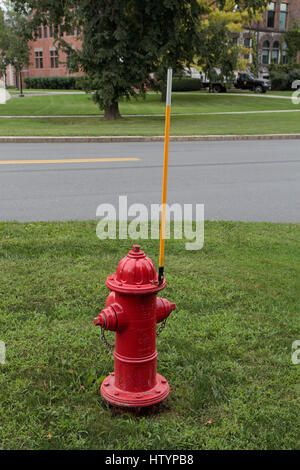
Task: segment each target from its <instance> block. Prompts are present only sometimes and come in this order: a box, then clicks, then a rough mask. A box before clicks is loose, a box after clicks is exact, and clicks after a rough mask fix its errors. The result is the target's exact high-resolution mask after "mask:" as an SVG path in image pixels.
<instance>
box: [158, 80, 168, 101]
mask: <svg viewBox="0 0 300 470" xmlns="http://www.w3.org/2000/svg"><path fill="white" fill-rule="evenodd" d="M166 99H167V84H165V83H164V84H163V85H162V86H161V95H160V101H161V102H162V103H164V102H165V101H166Z"/></svg>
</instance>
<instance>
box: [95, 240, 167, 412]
mask: <svg viewBox="0 0 300 470" xmlns="http://www.w3.org/2000/svg"><path fill="white" fill-rule="evenodd" d="M106 285H107V287H108V288H109V289H110V290H111V291H112V292H111V293H110V294H109V296H108V298H107V300H106V304H105V305H106V308H105V309H104V310H102V311H101V313H100V314H99V315H98V317H97V318H95V319H94V324H95V325H96V326H100V327H101V328H103V330H110V331H115V332H116V343H115V346H114V347H115V350H114V358H115V371H114V372H113V373H111V374H110V375H109V376H108V377H106V379H105V380H104V381H103V383H102V385H101V389H100V392H101V395H102V396H103V397H104V398H105V399H106V400H107V401H108V402H109V403H111V404H112V405H115V406H126V407H142V406H150V405H154V404H156V403H159V402H161V401H162V400H164V399H165V398H166V397H167V396H168V395H169V391H170V389H169V384H168V382H167V380H166V379H165V378H164V377H162V376H161V375H159V374H157V373H156V358H157V351H156V324H157V323H160V322H162V321H164V320H165V319H166V318H167V317H168V316H169V315H170V313H171V312H172V310H174V309H175V304H174V303H172V302H169V301H168V300H166V299H162V298H160V297H157V293H158V292H159V291H160V290H162V289H164V287H165V286H166V281H165V280H164V281H163V282H162V284H159V283H158V275H157V273H156V270H155V266H154V264H153V262H152V261H151V259H150V258H148V257H147V256H146V255H145V253H144V252H143V251H142V250H141V248H140V246H139V245H134V246H133V248H132V250H131V251H130V252H129V253H128V255H127V256H125V258H123V259H122V260H121V261H120V262H119V264H118V268H117V272H116V273H115V274H112V275H110V276H109V277H108V278H107V280H106Z"/></svg>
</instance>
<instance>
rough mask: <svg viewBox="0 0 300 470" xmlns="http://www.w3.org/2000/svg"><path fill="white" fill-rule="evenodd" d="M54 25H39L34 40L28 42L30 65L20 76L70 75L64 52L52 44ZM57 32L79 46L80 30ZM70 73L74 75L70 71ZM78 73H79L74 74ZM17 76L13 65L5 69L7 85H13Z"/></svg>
mask: <svg viewBox="0 0 300 470" xmlns="http://www.w3.org/2000/svg"><path fill="white" fill-rule="evenodd" d="M54 28H55V27H54V26H52V27H49V26H41V27H40V28H38V30H37V31H36V34H35V40H34V41H31V42H30V44H29V45H30V48H31V50H30V65H29V67H27V68H24V69H23V73H22V76H23V78H25V77H37V76H39V77H40V76H43V77H50V76H53V75H56V76H60V77H65V76H68V75H70V73H69V71H68V67H67V62H68V57H67V55H66V54H65V53H63V52H62V51H60V50H58V49H57V47H56V46H55V44H54ZM60 31H61V28H60V27H58V32H59V33H60V34H61V35H62V36H63V37H64V39H65V40H66V41H67V42H68V43H69V44H70V45H71V46H72V47H73V49H79V48H80V47H81V39H80V35H81V30H80V29H77V28H76V30H75V29H74V30H73V31H72V33H71V34H67V33H66V32H63V33H62V32H60ZM72 75H75V74H74V73H72ZM76 75H80V73H78V74H76ZM16 84H17V77H16V74H15V70H14V67H11V66H10V67H9V68H8V70H7V85H8V86H15V85H16Z"/></svg>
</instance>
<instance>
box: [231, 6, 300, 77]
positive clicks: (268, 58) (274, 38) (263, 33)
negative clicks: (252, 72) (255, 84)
mask: <svg viewBox="0 0 300 470" xmlns="http://www.w3.org/2000/svg"><path fill="white" fill-rule="evenodd" d="M294 22H296V23H297V24H298V25H299V26H300V0H274V1H273V2H269V9H268V11H266V12H265V13H264V15H263V20H262V21H259V22H254V23H253V24H252V25H251V26H248V27H245V32H244V33H243V34H242V35H241V37H240V39H239V42H240V44H241V45H243V46H245V47H249V49H250V48H251V47H252V41H253V37H255V38H256V41H257V44H258V68H259V75H260V76H266V75H268V65H270V64H286V63H287V47H286V44H285V42H284V32H285V31H287V30H288V29H289V28H290V27H291V26H292V25H293V23H294ZM245 59H249V66H250V65H251V63H252V62H253V56H252V53H251V52H250V51H249V54H248V55H245ZM298 63H300V53H299V54H298Z"/></svg>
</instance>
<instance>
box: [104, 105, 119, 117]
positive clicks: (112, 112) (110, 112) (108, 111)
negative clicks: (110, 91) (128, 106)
mask: <svg viewBox="0 0 300 470" xmlns="http://www.w3.org/2000/svg"><path fill="white" fill-rule="evenodd" d="M120 117H121V114H120V111H119V103H118V102H117V101H116V102H115V103H113V104H111V105H110V106H107V108H105V110H104V119H107V120H108V121H113V120H114V119H120Z"/></svg>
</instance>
